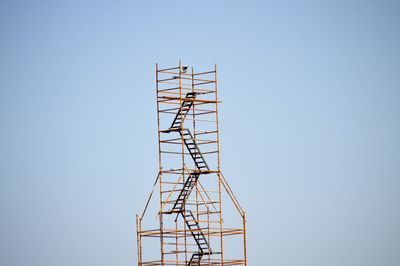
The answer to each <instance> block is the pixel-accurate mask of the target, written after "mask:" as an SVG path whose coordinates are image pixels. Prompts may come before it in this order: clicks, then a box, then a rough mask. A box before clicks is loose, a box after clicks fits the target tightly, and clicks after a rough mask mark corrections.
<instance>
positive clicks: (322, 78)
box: [0, 0, 400, 266]
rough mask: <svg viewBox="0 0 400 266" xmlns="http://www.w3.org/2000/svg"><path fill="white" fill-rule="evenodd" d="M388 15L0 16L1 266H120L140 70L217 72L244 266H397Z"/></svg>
mask: <svg viewBox="0 0 400 266" xmlns="http://www.w3.org/2000/svg"><path fill="white" fill-rule="evenodd" d="M399 14H400V4H399V2H398V1H195V2H193V1H18V0H16V1H7V0H3V1H1V2H0V33H1V35H0V126H1V130H0V211H1V216H0V217H1V219H0V265H4V266H28V265H29V266H87V265H96V266H110V265H121V266H122V265H124V266H125V265H126V266H128V265H135V264H136V247H135V231H134V230H135V226H134V217H135V213H137V212H139V211H140V210H141V208H142V207H143V205H144V201H145V197H146V196H147V193H148V191H149V190H150V189H151V185H152V182H153V180H154V178H155V175H156V172H157V169H158V168H157V135H156V122H157V121H156V105H155V94H154V67H155V63H156V62H159V63H160V64H161V66H173V65H175V64H176V63H177V61H178V59H179V58H181V59H182V60H183V62H184V63H186V64H188V65H194V66H195V67H200V68H203V67H204V68H206V67H207V66H212V64H214V63H217V64H218V66H219V80H220V98H221V100H222V101H223V104H222V105H221V108H220V109H221V110H220V120H221V137H222V144H221V148H222V167H223V169H224V173H225V176H227V178H229V181H230V184H231V186H232V187H233V189H234V190H235V192H236V194H237V196H238V198H239V200H240V201H241V203H242V205H243V206H244V208H245V209H246V211H247V215H248V256H249V265H254V266H263V265H270V266H293V265H295V266H338V265H340V266H381V265H384V266H398V265H400V252H399V247H400V226H399V225H400V207H399V206H400V205H399V203H400V140H399V136H400V119H399V116H400V104H399V102H400V85H399V84H400V52H399V47H400V27H399V26H400V16H399Z"/></svg>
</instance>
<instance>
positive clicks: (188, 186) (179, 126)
mask: <svg viewBox="0 0 400 266" xmlns="http://www.w3.org/2000/svg"><path fill="white" fill-rule="evenodd" d="M196 96H197V93H195V92H188V93H187V94H186V96H185V99H190V100H184V101H183V102H182V106H181V108H180V109H179V111H178V113H177V114H176V116H175V118H174V120H173V122H172V124H171V127H170V128H169V132H173V131H178V132H179V134H180V135H181V137H182V138H183V141H184V143H185V146H186V148H187V150H188V151H189V153H190V156H191V157H192V159H193V162H194V164H195V166H196V168H197V171H196V172H193V173H190V174H189V176H188V178H187V179H186V181H185V184H184V185H183V187H182V190H181V191H180V193H179V196H178V198H177V199H176V201H175V203H174V205H173V207H172V209H171V213H172V212H178V213H180V214H181V215H182V217H183V219H184V220H185V223H186V225H187V226H188V228H189V230H190V232H191V234H192V236H193V238H194V240H195V241H196V244H197V246H198V249H199V252H197V253H193V255H192V257H191V258H190V261H189V262H188V265H190V266H191V265H200V261H201V259H202V257H203V256H204V255H211V254H212V251H211V247H210V245H209V243H208V241H207V239H206V237H205V236H204V234H203V232H202V231H201V227H200V224H199V222H198V221H197V219H196V217H195V216H194V215H193V212H192V211H190V210H186V209H185V202H186V200H187V199H188V198H189V195H190V192H191V191H192V190H193V188H194V187H195V186H196V183H197V180H198V179H199V176H200V174H201V173H203V172H205V171H208V170H210V168H209V167H208V165H207V162H206V161H205V159H204V156H203V154H202V153H201V151H200V149H199V146H198V145H197V143H196V141H195V139H194V137H193V135H192V133H191V132H190V130H189V129H187V128H183V122H184V120H185V118H186V116H187V114H188V112H189V110H190V109H191V107H192V106H193V101H192V100H191V99H195V98H196Z"/></svg>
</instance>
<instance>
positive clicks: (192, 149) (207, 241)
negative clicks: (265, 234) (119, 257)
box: [136, 61, 247, 266]
mask: <svg viewBox="0 0 400 266" xmlns="http://www.w3.org/2000/svg"><path fill="white" fill-rule="evenodd" d="M217 84H218V83H217V66H216V65H214V69H213V70H209V71H202V72H198V73H196V72H195V71H194V69H193V67H192V68H189V67H188V66H184V65H182V64H181V61H179V65H178V66H176V67H172V68H164V69H160V68H159V66H158V64H157V65H156V93H157V118H158V119H157V120H158V147H159V172H158V175H157V178H156V181H155V183H154V186H153V190H152V191H151V193H150V195H149V197H148V200H147V202H146V205H145V208H144V210H143V212H142V213H141V214H140V215H137V216H136V232H137V252H138V265H139V266H145V265H176V266H178V265H247V257H246V215H245V212H244V211H243V209H242V208H241V206H240V204H239V202H238V200H237V199H236V197H235V195H234V194H233V192H232V190H231V188H230V186H229V185H228V183H227V181H226V178H225V177H224V175H223V174H222V172H221V168H220V144H219V141H220V139H219V127H218V104H219V103H220V102H219V101H218V89H217ZM155 191H157V192H158V193H159V194H158V196H159V199H158V201H157V200H152V197H153V194H154V192H155ZM155 195H156V194H155ZM154 198H156V197H154ZM154 202H155V204H153V205H155V206H153V208H154V215H151V213H150V215H149V214H148V212H149V210H150V206H151V205H152V203H154ZM223 202H224V204H223ZM225 204H226V206H228V205H230V206H232V210H233V211H234V212H235V215H236V217H235V218H234V219H233V216H234V215H232V214H231V213H230V215H229V217H228V218H232V220H235V221H234V222H232V223H228V222H227V221H225V220H224V219H223V212H222V207H223V206H224V207H225ZM147 216H150V217H149V219H150V221H149V222H147V220H146V221H144V220H143V219H144V218H145V217H146V219H147V218H148V217H147ZM152 223H153V224H154V225H151V224H152ZM227 224H229V226H228V225H227ZM231 224H232V226H230V225H231Z"/></svg>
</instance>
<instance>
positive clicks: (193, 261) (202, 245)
mask: <svg viewBox="0 0 400 266" xmlns="http://www.w3.org/2000/svg"><path fill="white" fill-rule="evenodd" d="M181 214H182V216H183V217H184V219H185V221H186V225H187V226H188V227H189V230H190V232H191V233H192V236H193V238H194V240H195V241H196V243H197V246H198V247H199V251H200V252H198V253H194V254H193V255H192V257H191V258H190V261H189V263H188V265H200V260H201V258H202V257H203V256H204V255H205V254H211V253H212V252H211V248H210V245H209V244H208V241H207V239H206V237H205V236H204V234H203V232H202V231H201V228H200V225H199V223H198V222H197V220H196V218H195V217H194V215H193V213H192V211H185V212H181Z"/></svg>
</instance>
